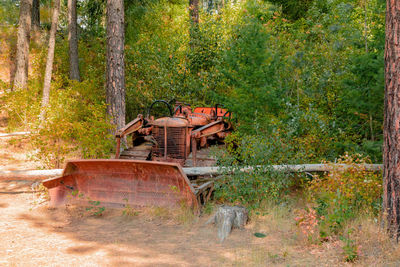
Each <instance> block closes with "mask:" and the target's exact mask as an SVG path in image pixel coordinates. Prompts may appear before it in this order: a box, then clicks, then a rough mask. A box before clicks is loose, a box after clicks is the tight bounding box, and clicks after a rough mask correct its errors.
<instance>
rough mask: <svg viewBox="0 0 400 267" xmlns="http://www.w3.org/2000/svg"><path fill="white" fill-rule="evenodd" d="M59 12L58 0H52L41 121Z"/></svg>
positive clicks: (47, 97) (47, 95)
mask: <svg viewBox="0 0 400 267" xmlns="http://www.w3.org/2000/svg"><path fill="white" fill-rule="evenodd" d="M59 13H60V0H54V5H53V15H52V18H51V29H50V36H49V49H48V51H47V60H46V70H45V73H44V84H43V96H42V110H41V112H40V120H41V121H43V120H44V117H45V114H46V111H45V110H46V107H47V105H48V104H49V99H50V84H51V74H52V72H53V61H54V48H55V45H56V33H57V25H58V14H59Z"/></svg>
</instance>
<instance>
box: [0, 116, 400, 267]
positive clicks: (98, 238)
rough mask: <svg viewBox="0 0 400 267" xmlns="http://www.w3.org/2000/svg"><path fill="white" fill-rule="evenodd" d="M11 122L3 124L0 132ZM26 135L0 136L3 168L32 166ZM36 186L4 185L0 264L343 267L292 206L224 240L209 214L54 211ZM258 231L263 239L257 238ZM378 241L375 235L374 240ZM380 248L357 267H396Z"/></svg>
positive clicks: (0, 188)
mask: <svg viewBox="0 0 400 267" xmlns="http://www.w3.org/2000/svg"><path fill="white" fill-rule="evenodd" d="M5 123H6V120H5V119H4V118H2V119H0V127H1V128H0V131H4V130H5V128H4V127H5ZM29 149H32V148H29V146H28V144H27V142H26V141H24V140H23V137H18V138H17V139H15V138H13V139H10V138H0V168H1V169H9V170H11V169H34V168H36V167H38V164H37V163H34V162H31V161H30V160H29V157H28V156H27V153H28V152H29ZM31 185H32V181H17V180H14V181H4V180H0V266H343V265H346V264H348V263H344V262H343V257H342V249H341V246H340V245H339V242H327V243H325V244H322V245H315V246H313V245H310V244H308V243H307V242H304V241H303V240H302V239H301V236H300V235H299V231H298V229H297V228H296V226H295V225H294V220H293V217H294V215H293V214H292V212H291V211H290V210H289V209H288V208H282V209H276V208H275V209H271V210H270V211H266V214H264V215H259V216H252V220H251V221H250V222H249V224H248V225H247V226H246V228H245V229H243V230H237V229H235V230H234V231H233V232H232V234H231V235H230V236H229V237H228V239H227V240H226V241H225V242H224V243H222V244H221V243H220V242H218V240H217V237H216V229H215V227H214V226H212V225H207V226H206V225H205V221H206V220H207V219H208V217H209V216H210V215H203V216H201V217H194V216H191V215H190V214H188V213H187V211H185V210H182V209H180V210H173V211H171V210H165V209H156V208H153V209H146V210H134V212H133V213H132V215H131V216H126V215H125V216H124V215H123V214H122V211H121V210H112V209H106V210H105V211H104V212H103V214H102V215H101V216H95V215H93V212H92V211H87V210H86V209H85V208H77V207H71V206H66V207H63V208H59V209H51V208H49V207H48V206H47V203H48V201H47V197H46V194H45V193H43V192H33V191H32V188H31ZM256 232H261V233H264V234H265V235H266V237H264V238H257V237H255V236H254V233H256ZM373 238H374V237H373ZM382 249H383V248H377V249H376V250H374V251H375V252H374V253H377V255H376V256H375V255H374V254H373V253H372V254H371V255H372V256H368V257H367V256H366V257H365V259H364V260H363V261H361V262H359V263H358V265H360V266H399V263H400V262H397V261H396V260H393V259H392V260H390V261H386V260H385V258H383V257H381V256H379V255H380V254H379V253H381V252H382Z"/></svg>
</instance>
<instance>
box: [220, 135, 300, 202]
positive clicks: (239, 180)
mask: <svg viewBox="0 0 400 267" xmlns="http://www.w3.org/2000/svg"><path fill="white" fill-rule="evenodd" d="M276 141H277V139H274V138H273V137H270V138H265V137H260V136H238V135H237V134H232V135H231V136H230V137H229V138H228V143H227V150H226V151H224V152H222V155H220V156H219V164H220V165H221V166H223V167H225V169H224V170H226V172H227V174H226V175H225V176H224V178H223V179H221V180H217V185H216V193H215V195H216V198H217V199H219V200H221V201H229V202H238V203H241V204H244V205H247V206H249V207H252V208H257V207H259V205H260V203H261V202H263V201H272V202H276V203H278V202H282V201H283V200H284V199H285V194H286V193H288V192H289V189H290V187H291V186H292V185H294V184H295V183H296V182H298V180H296V179H295V178H296V177H295V176H294V175H292V174H290V173H287V172H283V171H276V170H275V169H273V167H272V166H271V164H273V163H282V162H285V163H288V162H290V158H286V156H287V155H290V153H288V151H289V149H288V147H287V146H285V145H283V144H282V143H280V142H276ZM248 166H252V168H250V169H247V170H246V171H242V170H241V169H242V168H243V167H248Z"/></svg>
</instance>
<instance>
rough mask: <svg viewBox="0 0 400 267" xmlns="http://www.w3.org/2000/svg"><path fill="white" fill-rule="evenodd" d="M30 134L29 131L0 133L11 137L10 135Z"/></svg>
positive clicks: (1, 135)
mask: <svg viewBox="0 0 400 267" xmlns="http://www.w3.org/2000/svg"><path fill="white" fill-rule="evenodd" d="M30 134H31V132H15V133H0V137H12V136H21V135H30Z"/></svg>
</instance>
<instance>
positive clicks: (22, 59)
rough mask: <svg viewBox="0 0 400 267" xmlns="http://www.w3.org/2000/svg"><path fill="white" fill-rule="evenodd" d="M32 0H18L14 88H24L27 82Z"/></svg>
mask: <svg viewBox="0 0 400 267" xmlns="http://www.w3.org/2000/svg"><path fill="white" fill-rule="evenodd" d="M31 18H32V0H22V1H21V2H20V11H19V25H18V39H17V40H18V41H17V49H16V50H17V55H16V57H15V74H14V77H13V78H12V79H13V87H14V88H25V87H26V84H27V82H28V66H29V42H30V36H31Z"/></svg>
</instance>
